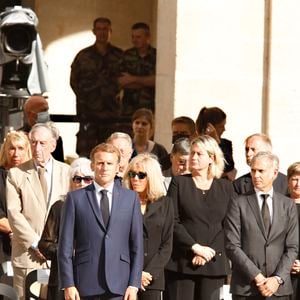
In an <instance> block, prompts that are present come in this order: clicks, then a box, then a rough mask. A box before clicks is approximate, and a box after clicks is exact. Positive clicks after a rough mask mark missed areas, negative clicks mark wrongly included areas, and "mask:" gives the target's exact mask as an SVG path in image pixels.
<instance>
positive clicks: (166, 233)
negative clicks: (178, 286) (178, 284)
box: [143, 196, 174, 290]
mask: <svg viewBox="0 0 300 300" xmlns="http://www.w3.org/2000/svg"><path fill="white" fill-rule="evenodd" d="M173 225H174V209H173V204H172V199H171V198H170V197H166V196H164V197H161V198H159V199H158V200H157V201H155V202H153V203H149V204H148V205H147V209H146V212H145V214H144V215H143V235H144V269H143V270H144V271H146V272H149V273H150V274H151V275H152V277H153V281H152V283H151V284H150V285H149V286H148V287H147V288H146V289H147V290H154V289H155V290H164V286H165V278H164V268H165V266H166V264H167V262H168V261H169V259H170V256H171V252H172V241H173Z"/></svg>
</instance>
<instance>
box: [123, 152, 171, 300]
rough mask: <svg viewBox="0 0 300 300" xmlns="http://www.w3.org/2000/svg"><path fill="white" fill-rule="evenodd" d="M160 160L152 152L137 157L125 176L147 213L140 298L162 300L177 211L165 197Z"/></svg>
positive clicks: (144, 220)
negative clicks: (175, 212)
mask: <svg viewBox="0 0 300 300" xmlns="http://www.w3.org/2000/svg"><path fill="white" fill-rule="evenodd" d="M163 181H164V179H163V175H162V173H161V169H160V165H159V163H158V161H157V160H156V159H155V158H153V157H152V156H151V155H150V154H149V153H144V154H139V155H138V156H136V157H134V158H133V159H132V160H131V162H130V163H129V166H128V168H127V172H126V173H125V176H124V184H125V186H126V187H128V188H130V189H132V190H134V191H136V192H137V193H138V195H139V198H140V203H141V210H142V214H143V237H144V268H143V272H142V287H141V290H140V291H139V293H138V299H139V300H161V293H162V291H163V290H164V287H165V276H164V268H165V266H166V264H167V262H168V260H169V259H170V255H171V251H172V239H173V224H174V223H173V222H174V211H173V205H172V199H170V198H169V197H166V196H165V187H164V184H163Z"/></svg>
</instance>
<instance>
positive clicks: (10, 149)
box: [0, 131, 31, 263]
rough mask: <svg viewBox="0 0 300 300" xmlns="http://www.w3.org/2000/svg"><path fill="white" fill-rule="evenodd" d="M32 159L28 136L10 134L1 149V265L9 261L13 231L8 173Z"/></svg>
mask: <svg viewBox="0 0 300 300" xmlns="http://www.w3.org/2000/svg"><path fill="white" fill-rule="evenodd" d="M30 158H31V148H30V143H29V139H28V137H27V135H26V134H25V133H24V132H23V131H11V132H9V133H8V134H7V135H6V137H5V140H4V142H3V144H2V146H1V149H0V234H1V236H0V263H2V262H3V261H5V260H7V259H9V256H10V251H11V246H10V236H11V235H12V230H11V228H10V225H9V223H8V219H7V208H6V177H7V172H8V170H9V169H10V168H13V167H16V166H18V165H20V164H22V163H24V162H25V161H27V160H29V159H30ZM2 248H3V249H2ZM7 255H8V256H7ZM5 256H7V257H5Z"/></svg>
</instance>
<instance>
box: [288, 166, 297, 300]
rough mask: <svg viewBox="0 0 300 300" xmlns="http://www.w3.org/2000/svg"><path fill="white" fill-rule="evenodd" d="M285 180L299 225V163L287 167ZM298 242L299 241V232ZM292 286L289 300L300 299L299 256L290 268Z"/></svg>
mask: <svg viewBox="0 0 300 300" xmlns="http://www.w3.org/2000/svg"><path fill="white" fill-rule="evenodd" d="M287 179H288V190H289V197H291V198H292V199H293V201H294V202H295V203H296V206H297V210H298V218H299V224H300V162H295V163H293V164H292V165H290V166H289V167H288V170H287ZM299 240H300V231H299ZM291 273H292V284H293V290H294V292H293V294H292V295H291V296H290V299H291V300H297V299H300V255H299V254H298V258H297V259H296V260H295V261H294V263H293V266H292V270H291Z"/></svg>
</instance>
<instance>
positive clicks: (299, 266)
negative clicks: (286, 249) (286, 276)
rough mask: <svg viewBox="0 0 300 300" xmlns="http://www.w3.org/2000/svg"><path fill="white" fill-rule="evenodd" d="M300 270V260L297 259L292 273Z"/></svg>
mask: <svg viewBox="0 0 300 300" xmlns="http://www.w3.org/2000/svg"><path fill="white" fill-rule="evenodd" d="M299 272H300V260H299V259H296V260H295V261H294V263H293V265H292V270H291V273H292V274H299Z"/></svg>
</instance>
